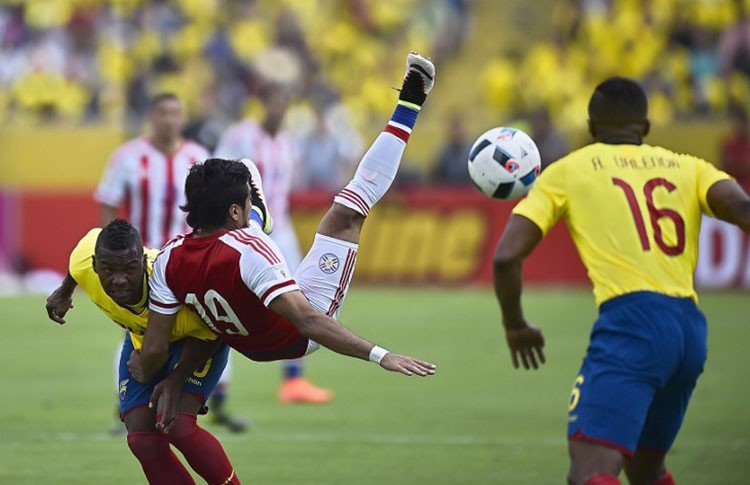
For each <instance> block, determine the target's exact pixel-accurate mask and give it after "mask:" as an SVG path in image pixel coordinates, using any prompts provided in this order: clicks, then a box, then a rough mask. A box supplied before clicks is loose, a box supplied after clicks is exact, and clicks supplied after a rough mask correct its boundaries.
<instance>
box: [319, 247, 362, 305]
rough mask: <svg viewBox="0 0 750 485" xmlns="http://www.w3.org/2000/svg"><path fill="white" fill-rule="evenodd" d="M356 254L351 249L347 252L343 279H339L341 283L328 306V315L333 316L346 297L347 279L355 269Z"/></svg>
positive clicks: (342, 272) (342, 271)
mask: <svg viewBox="0 0 750 485" xmlns="http://www.w3.org/2000/svg"><path fill="white" fill-rule="evenodd" d="M355 255H356V253H355V252H354V251H352V250H351V249H350V250H349V251H348V252H347V254H346V262H345V263H344V268H343V269H342V270H341V279H339V284H338V287H337V288H336V293H335V294H334V297H333V301H331V306H330V307H329V308H328V312H327V313H326V314H327V315H328V316H333V314H334V313H336V311H337V310H338V309H339V306H340V305H341V299H342V298H343V297H344V293H345V291H346V285H347V281H348V280H349V277H350V276H351V273H352V271H353V269H354V261H355Z"/></svg>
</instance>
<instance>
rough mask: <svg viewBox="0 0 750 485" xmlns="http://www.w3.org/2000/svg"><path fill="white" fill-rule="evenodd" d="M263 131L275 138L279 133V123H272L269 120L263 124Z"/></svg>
mask: <svg viewBox="0 0 750 485" xmlns="http://www.w3.org/2000/svg"><path fill="white" fill-rule="evenodd" d="M263 131H265V132H266V133H268V134H269V135H271V136H276V135H277V134H278V133H279V131H281V123H274V122H272V121H270V120H266V121H264V122H263Z"/></svg>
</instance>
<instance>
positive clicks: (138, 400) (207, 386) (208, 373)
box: [118, 334, 229, 419]
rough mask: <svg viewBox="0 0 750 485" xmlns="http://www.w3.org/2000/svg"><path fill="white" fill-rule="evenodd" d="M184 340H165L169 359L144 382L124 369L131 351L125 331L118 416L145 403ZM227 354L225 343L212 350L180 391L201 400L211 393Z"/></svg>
mask: <svg viewBox="0 0 750 485" xmlns="http://www.w3.org/2000/svg"><path fill="white" fill-rule="evenodd" d="M183 344H184V341H177V342H173V343H171V344H169V360H168V361H167V363H166V364H165V365H164V367H163V368H162V369H161V370H160V371H159V372H157V373H156V376H154V378H153V379H152V380H151V382H148V383H146V384H141V383H140V382H138V381H136V380H135V379H133V376H132V375H131V374H130V371H129V370H128V360H129V359H130V354H132V353H133V343H132V342H131V340H130V335H129V334H125V343H124V344H123V346H122V355H121V356H120V370H119V379H118V393H119V395H120V419H124V418H125V415H126V414H128V413H129V412H130V411H132V410H134V409H136V408H139V407H143V406H148V401H149V399H150V398H151V393H152V392H153V391H154V387H156V385H157V384H158V383H159V382H160V381H161V380H162V379H164V378H165V377H167V375H168V374H169V372H168V370H171V369H173V368H174V366H176V365H177V363H178V362H179V361H180V354H181V353H182V347H183ZM228 357H229V347H227V346H226V345H222V346H221V347H220V348H219V350H217V351H216V353H215V354H214V355H213V357H211V359H209V360H208V361H206V365H205V366H203V367H202V368H200V369H198V370H197V371H195V373H194V374H193V375H192V376H190V378H189V379H188V380H187V381H186V382H185V384H184V385H183V386H182V391H183V392H185V393H187V394H191V395H193V396H195V397H196V398H197V399H198V400H199V401H200V402H201V403H205V402H206V400H207V399H208V397H209V396H210V395H211V393H212V392H213V391H214V388H215V387H216V384H217V383H218V382H219V377H221V373H222V372H224V367H226V366H227V359H228Z"/></svg>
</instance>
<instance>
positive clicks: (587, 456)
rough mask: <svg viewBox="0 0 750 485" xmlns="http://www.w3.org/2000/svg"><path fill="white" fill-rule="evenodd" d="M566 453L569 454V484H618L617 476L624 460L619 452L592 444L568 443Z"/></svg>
mask: <svg viewBox="0 0 750 485" xmlns="http://www.w3.org/2000/svg"><path fill="white" fill-rule="evenodd" d="M568 452H569V454H570V469H569V471H568V483H569V484H573V485H609V484H619V483H620V481H619V479H618V478H617V475H619V474H620V471H621V470H622V467H623V465H624V461H625V458H624V457H623V455H622V453H620V452H619V451H617V450H615V449H612V448H608V447H605V446H601V445H597V444H593V443H586V442H581V441H570V442H569V443H568ZM592 480H594V481H592ZM607 480H610V481H607ZM612 480H615V481H612Z"/></svg>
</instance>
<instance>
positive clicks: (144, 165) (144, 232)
mask: <svg viewBox="0 0 750 485" xmlns="http://www.w3.org/2000/svg"><path fill="white" fill-rule="evenodd" d="M148 191H149V183H148V156H147V155H143V156H142V157H141V227H140V231H141V238H142V239H143V243H144V244H145V245H146V246H149V247H150V239H149V234H148V204H149V200H148V195H149V194H148Z"/></svg>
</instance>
